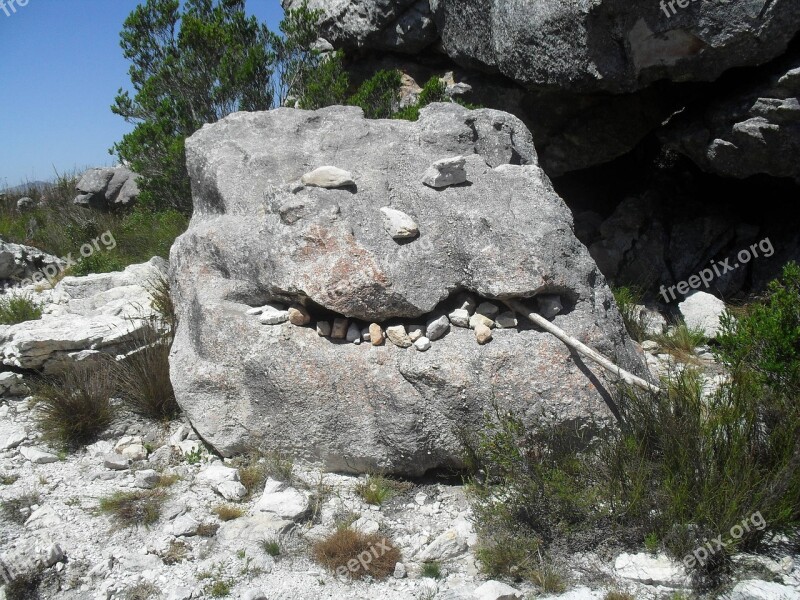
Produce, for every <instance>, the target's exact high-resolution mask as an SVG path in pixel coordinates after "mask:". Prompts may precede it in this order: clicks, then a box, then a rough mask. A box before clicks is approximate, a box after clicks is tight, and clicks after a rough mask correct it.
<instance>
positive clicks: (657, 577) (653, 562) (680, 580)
mask: <svg viewBox="0 0 800 600" xmlns="http://www.w3.org/2000/svg"><path fill="white" fill-rule="evenodd" d="M614 570H615V572H616V574H617V576H618V577H621V578H622V579H630V580H633V581H638V582H640V583H644V584H646V585H663V586H666V587H684V586H686V585H688V584H689V583H690V581H689V577H688V576H687V574H686V571H685V569H684V568H683V565H681V564H680V563H677V562H675V561H673V560H671V559H670V558H669V557H667V556H665V555H663V554H659V555H657V556H653V555H652V554H646V553H643V552H641V553H639V554H628V553H623V554H620V555H619V556H618V557H617V559H616V560H615V561H614Z"/></svg>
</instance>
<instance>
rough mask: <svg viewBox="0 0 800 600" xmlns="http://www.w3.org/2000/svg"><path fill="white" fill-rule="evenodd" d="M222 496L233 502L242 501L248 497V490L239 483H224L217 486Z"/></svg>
mask: <svg viewBox="0 0 800 600" xmlns="http://www.w3.org/2000/svg"><path fill="white" fill-rule="evenodd" d="M217 491H218V492H219V493H220V495H221V496H222V497H223V498H225V500H229V501H231V502H235V501H237V500H241V499H242V498H244V497H245V496H247V488H246V487H244V486H243V485H242V484H241V483H239V482H238V481H223V482H222V483H220V484H219V485H218V486H217Z"/></svg>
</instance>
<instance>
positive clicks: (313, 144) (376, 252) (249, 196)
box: [170, 104, 641, 475]
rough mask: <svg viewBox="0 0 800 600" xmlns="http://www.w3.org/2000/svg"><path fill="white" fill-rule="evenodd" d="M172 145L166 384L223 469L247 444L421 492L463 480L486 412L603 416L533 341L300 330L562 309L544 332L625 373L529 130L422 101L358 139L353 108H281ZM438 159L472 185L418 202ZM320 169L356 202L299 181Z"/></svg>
mask: <svg viewBox="0 0 800 600" xmlns="http://www.w3.org/2000/svg"><path fill="white" fill-rule="evenodd" d="M186 148H187V164H188V169H189V173H190V176H191V180H192V190H193V197H194V209H195V212H194V215H193V218H192V221H191V224H190V227H189V229H188V231H187V232H186V233H185V234H184V235H183V236H181V237H180V238H179V239H178V240H177V242H176V243H175V245H174V246H173V249H172V254H171V259H170V264H171V276H172V278H173V293H174V300H175V302H176V306H177V311H178V319H179V325H178V329H177V333H176V338H175V343H174V345H173V349H172V355H171V361H170V364H171V377H172V381H173V386H174V388H175V392H176V395H177V398H178V402H179V403H180V405H181V407H182V408H183V409H184V410H185V412H186V414H187V415H188V417H189V418H190V419H191V422H192V425H193V426H194V428H195V429H196V430H197V432H198V433H199V434H200V435H201V436H202V438H203V439H204V440H205V441H206V442H207V443H209V444H211V445H212V446H213V447H214V448H216V449H217V450H218V451H219V452H220V453H222V454H223V455H226V456H229V455H232V454H234V453H236V452H238V451H241V450H245V449H246V448H248V447H251V446H253V445H256V446H260V447H261V448H262V449H264V450H273V451H274V450H280V451H284V452H288V453H291V454H293V455H294V456H295V457H297V458H301V459H308V460H312V461H319V462H322V463H324V465H325V467H326V468H328V469H331V470H342V471H351V472H363V471H369V470H384V471H387V472H395V473H404V474H408V475H420V474H422V473H424V472H425V471H427V470H429V469H434V468H437V467H451V466H458V465H459V464H460V457H461V450H460V444H459V440H458V430H459V429H464V428H466V429H475V428H477V427H479V425H480V424H481V423H482V422H483V417H484V413H485V412H486V411H489V410H491V405H492V402H493V401H496V402H497V403H498V404H499V405H500V407H501V408H503V409H513V410H515V411H517V412H519V413H520V414H521V415H523V416H524V418H525V419H526V420H528V421H529V422H533V421H535V420H538V419H539V418H541V417H543V416H544V417H545V418H547V419H549V420H558V421H560V422H572V421H574V422H575V423H577V424H578V425H576V426H580V425H581V424H586V423H587V422H588V421H589V420H590V419H591V418H592V416H597V418H598V419H600V420H601V421H602V420H604V419H606V418H608V416H609V412H608V409H607V406H606V404H605V401H604V399H603V394H604V393H605V392H604V391H603V390H602V387H603V385H604V379H603V375H602V374H601V373H600V372H598V370H597V369H596V368H595V367H594V366H592V365H587V364H585V363H584V362H583V361H582V360H581V359H580V358H579V357H577V356H573V355H572V354H571V353H570V352H569V350H568V349H567V348H566V347H565V346H564V345H563V344H562V343H560V342H559V341H557V340H556V339H555V338H553V337H551V336H550V335H548V334H545V333H542V332H539V331H537V330H535V329H533V328H532V327H519V328H510V329H498V330H496V331H494V339H493V340H492V341H491V342H490V343H488V344H486V345H484V346H481V345H479V344H478V343H477V342H476V339H475V332H473V331H471V330H469V329H466V328H458V327H452V328H450V331H449V332H447V333H446V334H445V335H444V336H443V337H441V338H439V339H436V340H435V341H433V342H432V345H431V347H430V349H428V350H427V351H425V352H422V351H420V350H417V349H416V348H415V347H414V346H411V347H408V348H405V349H401V348H400V347H398V346H396V345H394V344H393V343H392V342H391V341H387V342H386V343H385V344H383V342H382V340H380V341H378V342H377V343H379V344H381V345H373V344H372V343H366V344H363V343H362V344H359V345H357V344H356V343H355V340H353V343H346V342H345V340H344V339H342V340H334V339H330V338H327V337H321V336H320V335H319V334H318V333H317V328H316V322H317V321H322V320H325V321H326V322H330V321H334V319H336V321H335V323H334V330H336V329H339V331H340V332H343V331H344V330H345V329H346V324H345V323H344V321H342V320H341V319H343V318H349V319H351V320H356V323H357V324H358V326H359V327H361V328H364V327H366V326H367V325H369V324H370V323H371V322H376V323H380V324H381V325H382V326H383V327H384V328H385V327H387V326H394V325H399V324H403V325H406V328H407V330H408V331H412V330H413V329H414V328H413V327H412V326H413V325H416V324H420V323H421V324H423V325H424V324H425V323H428V322H431V318H433V317H437V316H441V315H444V314H447V313H449V312H451V310H452V309H453V308H454V306H456V304H457V303H458V302H460V301H459V300H458V299H457V297H458V295H459V293H460V292H463V291H469V292H471V293H472V294H474V296H475V297H476V302H472V303H471V306H472V310H475V304H480V303H481V301H483V300H492V301H494V302H495V303H496V304H501V301H502V299H504V298H522V299H532V298H533V297H534V296H537V295H540V294H557V295H559V296H560V297H561V300H562V303H563V305H564V310H563V312H562V313H561V314H559V315H558V316H556V317H555V322H556V323H557V324H558V325H559V326H560V327H562V328H563V329H565V330H566V331H567V332H569V333H570V334H571V335H574V336H576V337H578V338H580V339H581V340H582V341H583V342H585V343H588V344H590V345H592V346H593V347H595V348H597V349H598V350H600V351H601V352H605V353H606V354H607V355H609V356H614V357H616V358H617V359H618V360H619V361H620V362H621V363H622V365H623V366H624V367H626V368H629V369H631V370H634V371H637V372H641V369H640V361H639V357H638V355H637V354H636V352H635V350H634V348H633V346H632V344H631V342H630V340H629V339H628V337H627V335H626V333H625V331H624V327H623V325H622V321H621V319H620V316H619V314H618V312H617V309H616V308H615V306H614V303H613V299H612V295H611V292H610V291H609V288H608V287H607V285H606V283H605V280H604V278H603V276H602V275H601V274H600V272H599V271H598V269H597V267H596V265H595V264H594V262H593V261H592V259H591V258H590V256H589V254H588V251H587V250H586V248H585V247H584V246H583V245H581V243H580V242H578V240H577V239H576V238H575V236H574V234H573V232H572V217H571V214H570V212H569V210H568V209H567V207H566V206H565V205H564V203H563V201H562V200H561V199H560V198H559V197H558V196H557V195H556V193H555V192H554V191H553V188H552V187H551V184H550V182H549V180H548V178H547V177H546V176H545V175H544V173H543V171H542V170H541V169H540V168H539V167H538V166H537V164H536V154H535V151H534V148H533V145H532V143H531V135H530V133H529V132H528V130H527V129H526V128H525V127H524V125H523V124H522V123H521V122H520V121H519V120H518V119H516V118H515V117H513V116H511V115H509V114H506V113H502V112H499V111H493V110H477V111H468V110H466V109H464V108H462V107H460V106H457V105H454V104H434V105H431V106H430V107H428V108H426V109H424V110H423V111H422V114H421V117H420V119H419V121H417V122H408V121H396V120H367V119H365V118H364V117H363V113H362V111H361V110H360V109H358V108H354V107H330V108H326V109H322V110H319V111H316V112H308V111H299V110H293V109H285V108H281V109H277V110H273V111H269V112H261V113H236V114H233V115H230V116H229V117H227V118H225V119H223V120H222V121H220V122H218V123H216V124H214V125H207V126H204V127H203V128H202V129H201V130H200V131H199V132H197V133H196V134H195V135H193V136H192V137H191V138H189V140H187V146H186ZM455 156H464V157H465V158H466V161H465V164H466V169H467V182H465V183H463V184H460V185H454V186H451V187H447V188H444V189H439V190H437V189H433V188H431V187H428V186H426V185H424V184H423V182H422V179H423V175H424V174H425V172H426V171H427V170H428V168H429V167H430V166H431V165H432V164H433V163H434V162H436V161H439V160H441V159H445V158H452V157H455ZM322 166H334V167H337V168H340V169H344V170H346V171H348V172H350V173H351V174H352V175H353V177H354V179H355V182H356V186H355V187H351V188H344V189H324V188H319V187H303V186H302V185H301V184H299V183H298V182H299V180H300V179H301V177H302V176H303V175H304V174H305V173H308V172H310V171H312V170H314V169H317V168H318V167H322ZM386 206H389V207H391V208H393V209H396V210H401V211H403V212H404V213H406V214H407V215H409V216H410V217H412V218H413V219H414V221H415V223H416V224H417V225H418V227H419V236H418V237H416V238H414V239H413V240H394V239H392V237H391V235H390V234H389V233H387V232H386V231H385V229H384V227H383V214H382V212H381V208H383V207H386ZM268 302H271V303H281V304H284V305H287V304H291V303H301V304H304V305H305V307H306V309H307V310H308V312H309V313H311V316H312V318H313V320H312V322H311V323H309V325H308V326H305V327H297V326H293V325H291V323H290V322H289V321H287V318H285V317H282V318H276V319H274V320H273V319H263V316H262V321H263V322H264V323H276V324H274V325H262V324H261V322H260V320H259V317H258V316H253V315H254V313H258V312H259V309H258V307H263V306H265V305H266V304H267V303H268ZM458 305H459V306H460V304H458ZM531 305H532V306H533V305H535V302H532V303H531ZM253 308H255V310H253ZM478 309H479V310H480V309H481V307H478ZM265 311H266V312H269V313H270V315H278V314H282V313H279V311H278V310H277V309H276V308H268V309H265ZM248 312H249V313H250V314H248ZM268 316H269V315H268ZM300 322H302V321H300ZM373 329H375V328H373ZM320 330H321V331H323V330H324V332H326V333H328V332H330V326H328V327H320ZM360 341H361V340H360V339H358V342H360Z"/></svg>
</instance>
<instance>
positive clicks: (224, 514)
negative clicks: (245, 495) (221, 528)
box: [214, 504, 244, 521]
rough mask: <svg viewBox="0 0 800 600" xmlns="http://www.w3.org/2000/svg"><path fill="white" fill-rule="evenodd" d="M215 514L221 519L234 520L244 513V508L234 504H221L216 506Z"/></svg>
mask: <svg viewBox="0 0 800 600" xmlns="http://www.w3.org/2000/svg"><path fill="white" fill-rule="evenodd" d="M214 514H215V515H217V516H218V517H219V520H220V521H233V520H234V519H238V518H239V517H241V516H242V515H244V509H243V508H242V507H240V506H233V505H232V504H220V505H219V506H216V507H214Z"/></svg>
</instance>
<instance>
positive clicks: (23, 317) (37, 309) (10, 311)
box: [0, 294, 42, 325]
mask: <svg viewBox="0 0 800 600" xmlns="http://www.w3.org/2000/svg"><path fill="white" fill-rule="evenodd" d="M41 318H42V307H41V306H40V305H39V303H38V302H36V301H35V300H34V299H33V298H31V296H30V295H29V294H22V295H18V294H4V295H2V296H0V325H16V324H18V323H24V322H25V321H35V320H37V319H41Z"/></svg>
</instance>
